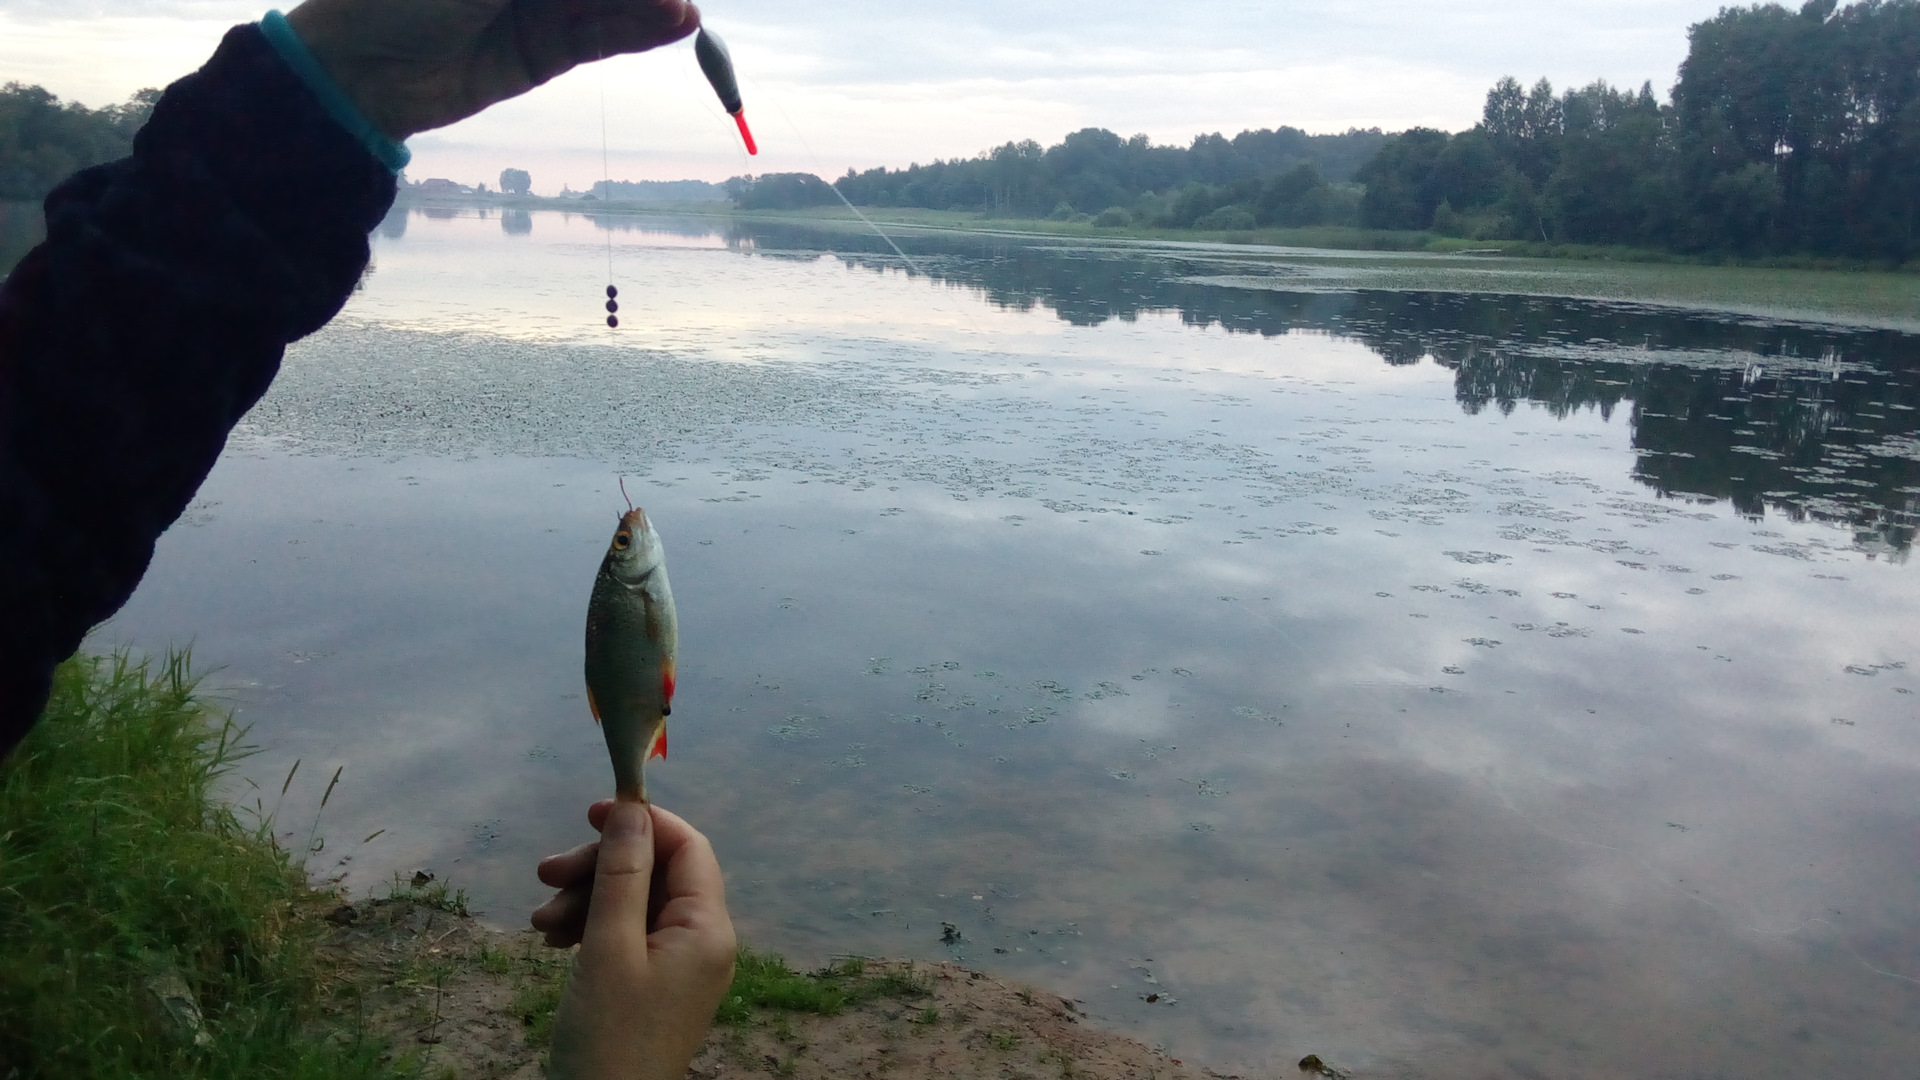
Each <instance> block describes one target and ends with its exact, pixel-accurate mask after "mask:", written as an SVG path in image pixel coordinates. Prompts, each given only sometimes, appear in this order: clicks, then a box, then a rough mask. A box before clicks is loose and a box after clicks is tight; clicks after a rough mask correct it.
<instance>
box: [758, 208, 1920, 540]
mask: <svg viewBox="0 0 1920 1080" xmlns="http://www.w3.org/2000/svg"><path fill="white" fill-rule="evenodd" d="M727 235H728V238H729V240H730V242H732V243H735V244H737V245H746V244H751V245H752V246H754V247H756V248H758V249H759V250H761V251H766V250H769V249H774V250H779V249H788V250H791V249H794V248H796V247H804V246H806V245H808V244H809V243H811V244H813V245H816V246H817V245H819V243H820V236H819V234H817V233H813V234H809V233H806V232H804V231H799V230H786V229H781V228H778V227H768V226H762V225H746V226H736V227H734V228H733V229H731V230H729V232H728V233H727ZM832 242H833V244H834V245H835V247H836V249H838V248H839V247H840V246H841V245H845V244H848V239H847V238H845V237H842V236H838V235H836V236H834V237H833V238H832ZM877 242H878V240H877V238H874V239H873V240H872V241H871V242H870V241H864V240H855V241H853V242H852V246H870V244H871V243H877ZM906 242H907V243H908V244H910V245H914V246H911V247H908V254H909V255H913V254H915V250H914V247H919V248H921V249H922V250H921V252H920V253H921V254H924V255H927V256H929V257H928V258H927V259H925V260H924V261H921V260H916V265H918V266H919V267H920V268H921V269H923V270H925V271H926V272H927V273H928V274H929V275H930V276H932V277H933V278H934V279H936V280H945V281H954V282H958V283H962V284H966V285H970V286H973V287H975V288H978V289H980V290H981V291H982V292H983V293H984V294H985V296H986V298H987V299H988V300H989V301H990V302H991V303H993V304H995V305H997V306H1000V307H1003V308H1008V309H1013V310H1028V309H1031V308H1034V307H1036V306H1042V307H1046V308H1049V309H1051V310H1053V311H1054V312H1056V313H1057V314H1058V315H1059V317H1060V318H1062V319H1064V320H1066V321H1067V322H1069V323H1072V324H1074V325H1076V326H1098V325H1100V324H1102V323H1104V322H1107V321H1108V320H1113V319H1118V320H1121V321H1132V320H1135V319H1138V318H1139V317H1140V316H1141V315H1142V314H1145V313H1147V312H1153V311H1176V312H1178V313H1179V315H1180V318H1181V320H1182V321H1183V322H1185V323H1186V324H1187V325H1190V326H1195V327H1207V326H1219V327H1221V328H1223V329H1225V330H1227V331H1229V332H1230V333H1245V334H1259V335H1262V336H1267V337H1274V336H1279V335H1282V334H1287V333H1292V332H1296V331H1309V332H1318V333H1327V334H1334V335H1339V336H1342V337H1350V338H1353V339H1355V340H1358V341H1360V342H1363V343H1365V344H1366V346H1367V347H1368V348H1369V349H1371V350H1373V351H1374V352H1375V353H1376V354H1378V355H1379V356H1380V358H1381V359H1383V360H1385V361H1386V362H1387V363H1389V364H1412V363H1418V362H1420V361H1422V360H1431V361H1433V362H1435V363H1438V364H1441V365H1443V366H1445V367H1448V368H1451V369H1453V371H1454V372H1455V373H1456V377H1455V391H1454V392H1455V397H1456V399H1457V400H1458V401H1459V402H1460V405H1461V407H1462V408H1463V409H1466V410H1467V411H1468V412H1477V411H1478V410H1480V409H1483V408H1486V407H1488V406H1489V405H1492V406H1495V407H1498V408H1499V409H1501V410H1502V411H1505V412H1512V411H1513V409H1514V408H1515V406H1516V405H1517V404H1519V403H1522V402H1530V403H1534V404H1538V405H1542V406H1545V407H1546V408H1547V409H1549V410H1551V411H1552V412H1553V413H1554V414H1555V415H1565V414H1567V413H1569V412H1571V411H1574V410H1577V409H1596V410H1598V411H1599V412H1600V413H1601V415H1603V416H1607V417H1611V416H1612V415H1613V413H1614V411H1615V410H1616V409H1617V408H1619V406H1620V405H1621V403H1622V402H1630V403H1631V407H1632V414H1631V423H1632V425H1633V434H1634V446H1635V448H1636V449H1637V450H1639V451H1640V459H1639V461H1638V463H1637V464H1636V466H1635V469H1634V475H1635V476H1636V477H1637V478H1639V479H1640V480H1641V481H1642V482H1644V483H1646V484H1648V485H1649V486H1651V487H1653V488H1655V489H1657V490H1659V491H1660V492H1661V493H1662V494H1670V495H1682V496H1689V497H1695V498H1699V499H1703V500H1707V501H1712V500H1720V499H1724V500H1728V501H1731V502H1732V504H1733V505H1734V507H1735V508H1737V509H1738V510H1739V511H1740V512H1741V513H1743V514H1747V515H1750V516H1752V517H1754V518H1756V519H1757V518H1761V517H1764V516H1765V514H1766V512H1767V509H1768V508H1769V507H1771V508H1772V509H1774V510H1775V511H1777V512H1779V513H1782V514H1784V515H1786V516H1787V517H1788V518H1790V519H1792V520H1795V521H1798V520H1803V519H1806V518H1808V517H1812V518H1815V519H1818V520H1825V521H1838V522H1845V523H1847V524H1849V525H1851V526H1853V527H1854V528H1855V529H1856V530H1857V532H1858V542H1859V544H1860V545H1861V547H1863V548H1864V549H1867V550H1886V551H1888V552H1892V553H1899V554H1901V555H1904V553H1905V552H1906V551H1907V550H1908V549H1909V548H1910V547H1911V545H1912V543H1913V539H1914V532H1915V529H1916V525H1920V337H1916V336H1914V335H1911V334H1901V333H1896V332H1892V331H1884V330H1849V329H1844V328H1839V327H1830V326H1817V325H1804V324H1794V323H1768V322H1763V321H1759V320H1754V319H1748V318H1739V317H1732V316H1720V317H1715V316H1713V315H1709V314H1702V313H1698V312H1675V311H1661V310H1656V309H1650V308H1647V307H1644V306H1632V305H1625V304H1610V303H1604V302H1596V301H1585V300H1568V299H1552V298H1542V297H1531V296H1510V295H1485V294H1481V295H1471V294H1452V293H1421V292H1401V291H1393V292H1388V291H1379V290H1370V291H1361V292H1343V293H1326V292H1285V291H1278V290H1273V291H1267V290H1261V291H1253V290H1247V289H1237V288H1221V287H1218V286H1214V285H1206V284H1198V283H1194V282H1192V281H1190V280H1189V279H1191V278H1192V277H1194V276H1195V275H1197V274H1201V273H1205V272H1211V271H1216V270H1217V269H1218V262H1219V258H1218V256H1215V257H1212V258H1209V259H1207V260H1205V261H1202V260H1186V259H1177V258H1168V257H1164V256H1160V257H1138V256H1129V255H1125V254H1122V253H1116V252H1110V251H1087V250H1080V249H1073V248H1066V247H1062V246H1058V245H1048V244H1017V243H1012V242H1005V241H1002V242H998V243H995V242H986V241H982V242H978V243H976V244H967V243H966V242H965V241H964V240H962V241H960V242H959V243H958V244H956V243H955V242H954V240H953V239H952V238H942V239H941V241H940V242H939V246H937V247H932V249H931V250H928V248H929V246H930V242H929V241H927V240H925V239H924V238H916V237H907V238H906ZM955 247H959V248H960V250H961V251H963V252H965V253H966V255H967V256H968V257H966V258H955V257H954V256H955V251H954V249H955ZM940 256H944V257H940ZM841 258H842V260H843V261H844V262H845V263H846V264H847V265H848V266H850V267H855V266H858V267H865V268H868V269H872V270H875V271H882V272H884V271H888V270H895V269H898V268H899V260H898V258H897V257H893V256H891V254H890V253H887V254H879V253H876V254H874V255H851V254H842V255H841Z"/></svg>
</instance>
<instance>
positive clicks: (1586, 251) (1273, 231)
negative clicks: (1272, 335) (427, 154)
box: [606, 204, 1920, 275]
mask: <svg viewBox="0 0 1920 1080" xmlns="http://www.w3.org/2000/svg"><path fill="white" fill-rule="evenodd" d="M606 209H608V210H610V211H616V212H617V211H618V210H619V209H620V206H619V204H611V205H609V206H608V207H607V208H606ZM860 212H861V213H863V214H865V215H866V216H867V217H868V218H869V219H871V220H873V221H875V222H879V223H881V224H894V225H911V226H919V227H921V228H933V229H959V230H963V231H969V232H1005V233H1013V234H1020V235H1030V236H1063V237H1078V238H1086V239H1111V240H1152V241H1159V242H1163V243H1168V242H1170V243H1178V242H1182V241H1185V242H1189V243H1208V244H1245V245H1263V246H1269V247H1291V248H1314V249H1322V250H1328V251H1380V252H1426V253H1429V254H1435V255H1504V256H1509V257H1513V258H1528V259H1566V260H1573V261H1599V262H1634V263H1658V264H1668V265H1678V266H1729V267H1751V268H1757V269H1770V270H1850V271H1871V272H1879V273H1906V274H1916V275H1920V262H1914V263H1908V264H1905V265H1896V264H1891V263H1884V262H1880V263H1876V262H1867V261H1864V260H1859V259H1841V258H1831V257H1823V256H1813V255H1774V256H1767V257H1764V258H1742V257H1740V256H1736V255H1728V254H1712V255H1688V254H1684V253H1680V252H1673V251H1663V250H1659V249H1655V248H1636V247H1626V246H1622V245H1615V244H1568V243H1558V242H1553V241H1546V240H1469V239H1463V238H1461V237H1457V236H1443V235H1441V234H1440V233H1436V232H1413V231H1405V230H1398V229H1362V228H1357V227H1354V226H1348V225H1316V226H1309V227H1305V228H1268V229H1233V230H1225V231H1219V230H1206V229H1173V228H1155V227H1152V226H1144V225H1116V226H1108V225H1096V224H1094V223H1092V222H1090V221H1053V220H1049V219H1046V218H1010V217H994V216H991V215H988V214H983V213H978V212H974V211H962V210H921V209H916V208H911V207H871V206H870V207H862V208H861V210H860ZM734 216H738V217H752V218H764V219H766V220H812V221H851V220H854V217H853V215H852V214H851V213H850V212H848V210H847V208H846V207H844V206H824V207H818V208H815V209H811V210H781V211H764V210H763V211H752V212H736V213H735V215H734Z"/></svg>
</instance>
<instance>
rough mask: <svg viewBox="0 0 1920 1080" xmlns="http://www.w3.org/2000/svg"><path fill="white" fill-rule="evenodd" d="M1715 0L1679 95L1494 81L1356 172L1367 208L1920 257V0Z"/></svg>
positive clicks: (1582, 232)
mask: <svg viewBox="0 0 1920 1080" xmlns="http://www.w3.org/2000/svg"><path fill="white" fill-rule="evenodd" d="M1836 7H1837V5H1836V3H1835V0H1811V2H1809V3H1807V4H1806V5H1805V6H1803V7H1802V8H1801V9H1800V10H1799V11H1798V12H1792V11H1789V10H1787V9H1786V8H1783V7H1780V6H1778V5H1775V4H1768V5H1766V6H1763V7H1750V8H1723V9H1722V10H1721V12H1720V14H1719V15H1717V16H1715V17H1714V18H1712V19H1709V20H1707V21H1705V22H1702V23H1699V24H1696V25H1695V26H1693V27H1692V28H1691V30H1690V31H1689V36H1690V38H1691V48H1690V49H1689V51H1688V55H1687V59H1686V62H1685V63H1684V64H1682V65H1681V67H1680V81H1679V82H1678V84H1676V85H1675V86H1674V89H1673V95H1672V100H1671V101H1670V102H1668V103H1667V104H1664V105H1662V104H1660V103H1658V102H1657V101H1656V100H1655V99H1654V96H1653V90H1652V87H1650V86H1643V87H1642V88H1641V89H1640V90H1639V91H1638V92H1637V93H1635V92H1629V91H1624V90H1616V89H1614V88H1613V87H1610V86H1608V85H1607V84H1606V83H1604V82H1596V83H1594V84H1593V85H1591V86H1588V87H1586V88H1584V89H1580V90H1569V91H1567V92H1566V93H1564V94H1561V95H1558V96H1556V95H1555V94H1554V92H1553V87H1552V86H1550V85H1549V84H1548V83H1547V82H1546V81H1545V80H1542V81H1540V82H1539V83H1538V84H1536V85H1535V86H1534V87H1533V89H1532V91H1531V92H1527V91H1523V90H1522V89H1521V87H1520V84H1519V83H1517V82H1515V81H1514V80H1512V79H1504V80H1502V81H1501V82H1500V83H1499V85H1497V86H1495V87H1494V88H1493V90H1492V92H1491V93H1489V94H1488V95H1487V103H1486V111H1485V114H1484V117H1483V119H1482V121H1481V123H1480V124H1479V126H1477V127H1475V128H1474V129H1473V130H1471V131H1465V132H1461V133H1460V134H1458V135H1447V134H1445V133H1443V132H1439V131H1432V130H1423V129H1415V130H1412V131H1408V132H1405V133H1403V134H1401V135H1399V136H1397V137H1395V138H1394V139H1392V140H1391V141H1389V142H1388V143H1387V144H1386V146H1384V147H1383V148H1382V149H1381V151H1380V154H1379V155H1378V156H1377V157H1375V158H1374V159H1373V160H1372V161H1370V162H1368V163H1367V165H1366V167H1365V168H1363V169H1361V170H1360V172H1359V173H1358V178H1359V179H1360V180H1361V181H1362V182H1364V183H1365V184H1366V195H1365V197H1364V198H1363V199H1362V201H1361V204H1360V221H1361V224H1363V225H1367V226H1370V227H1374V228H1388V229H1433V230H1435V231H1437V232H1442V233H1449V234H1452V235H1456V236H1466V237H1474V238H1484V239H1505V238H1519V239H1534V240H1552V241H1570V242H1576V243H1589V244H1625V245H1634V246H1640V247H1664V248H1671V249H1674V250H1678V251H1685V252H1703V253H1707V252H1714V253H1732V254H1741V255H1771V254H1786V253H1795V254H1814V255H1837V256H1847V257H1853V258H1863V259H1876V260H1893V261H1906V260H1910V259H1913V258H1915V257H1917V256H1920V0H1864V2H1862V3H1856V4H1851V5H1849V6H1847V7H1845V8H1842V9H1838V10H1836Z"/></svg>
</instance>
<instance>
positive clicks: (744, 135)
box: [733, 109, 760, 154]
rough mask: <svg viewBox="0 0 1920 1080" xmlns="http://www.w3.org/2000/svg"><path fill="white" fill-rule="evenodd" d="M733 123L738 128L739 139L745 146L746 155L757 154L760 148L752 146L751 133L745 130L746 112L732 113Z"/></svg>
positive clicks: (742, 110)
mask: <svg viewBox="0 0 1920 1080" xmlns="http://www.w3.org/2000/svg"><path fill="white" fill-rule="evenodd" d="M733 122H734V124H735V125H737V126H738V127H739V128H740V138H741V139H742V140H743V141H744V142H745V143H746V144H747V153H749V154H758V153H759V152H760V148H759V147H757V146H755V145H754V144H753V132H751V131H749V130H747V110H745V109H741V110H740V111H739V112H737V113H734V114H733Z"/></svg>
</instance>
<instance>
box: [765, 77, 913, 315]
mask: <svg viewBox="0 0 1920 1080" xmlns="http://www.w3.org/2000/svg"><path fill="white" fill-rule="evenodd" d="M772 101H773V107H774V109H775V110H777V111H778V112H779V113H780V119H782V120H785V121H786V122H787V127H788V128H790V129H791V130H792V131H793V137H794V138H796V139H798V140H800V146H801V148H802V149H804V150H806V152H807V156H808V157H810V158H812V159H813V167H814V168H815V169H817V170H819V171H820V172H825V171H826V163H825V162H823V161H821V160H820V155H819V154H817V153H815V152H814V150H813V144H812V143H810V142H808V141H807V137H806V135H805V134H804V133H802V132H801V130H800V125H799V124H796V123H794V122H793V117H791V116H789V115H787V108H786V106H784V105H782V104H780V99H779V98H773V99H772ZM827 187H829V188H831V189H832V190H833V193H834V194H835V195H838V196H839V197H840V201H841V202H842V203H844V204H846V207H847V209H849V210H851V211H853V216H854V217H857V218H859V219H860V220H861V221H863V222H865V223H866V226H867V228H869V229H872V230H873V231H874V233H875V235H877V236H879V237H880V239H882V240H885V241H886V242H887V246H888V247H890V248H892V249H893V253H894V254H895V255H898V256H900V261H901V262H903V263H906V264H907V269H909V270H912V271H913V272H914V273H916V274H919V275H920V276H922V277H924V278H926V279H927V280H929V281H932V280H933V275H932V274H929V273H927V272H926V271H925V270H922V269H921V268H920V264H919V263H916V262H914V261H913V260H912V259H911V258H909V257H908V256H907V253H906V252H904V251H901V250H900V245H899V244H896V243H894V242H893V237H891V236H888V235H887V234H886V233H885V232H884V231H882V230H881V228H880V226H878V225H876V224H874V223H873V219H872V218H870V217H868V216H867V215H865V214H863V213H861V212H860V208H859V207H857V206H855V205H853V200H851V199H849V198H847V193H846V192H844V191H841V190H840V185H838V184H836V183H834V182H833V181H831V180H828V181H827Z"/></svg>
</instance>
